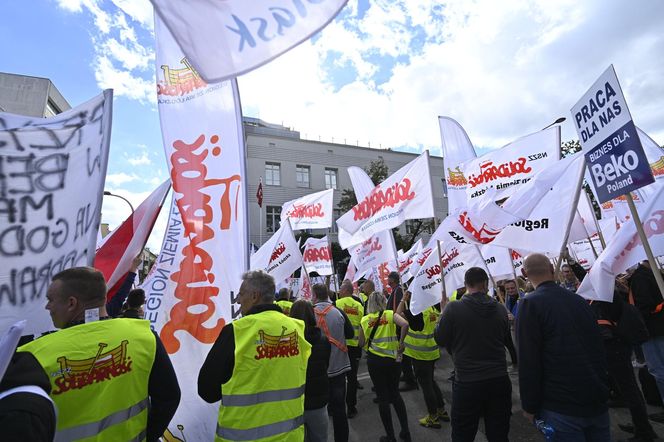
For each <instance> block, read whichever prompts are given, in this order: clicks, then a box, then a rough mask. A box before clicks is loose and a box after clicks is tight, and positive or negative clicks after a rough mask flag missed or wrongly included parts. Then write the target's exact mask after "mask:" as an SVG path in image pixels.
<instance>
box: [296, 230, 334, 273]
mask: <svg viewBox="0 0 664 442" xmlns="http://www.w3.org/2000/svg"><path fill="white" fill-rule="evenodd" d="M302 256H303V259H304V266H305V267H306V268H307V272H309V273H311V272H317V273H318V274H319V275H322V276H327V275H332V274H333V273H334V268H333V266H332V249H330V241H329V240H328V239H327V236H325V237H323V238H320V239H317V238H309V239H307V241H306V242H305V243H304V253H303V254H302Z"/></svg>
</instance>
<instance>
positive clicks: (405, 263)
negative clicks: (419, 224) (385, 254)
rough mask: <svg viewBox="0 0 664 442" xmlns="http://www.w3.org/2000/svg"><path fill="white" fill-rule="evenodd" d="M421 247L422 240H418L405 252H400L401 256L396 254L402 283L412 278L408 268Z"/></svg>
mask: <svg viewBox="0 0 664 442" xmlns="http://www.w3.org/2000/svg"><path fill="white" fill-rule="evenodd" d="M422 247H423V245H422V238H420V239H418V240H417V241H416V242H415V244H413V246H412V247H411V248H410V249H409V250H408V251H407V252H401V254H398V253H397V256H398V264H399V265H398V272H399V274H400V275H401V279H402V280H403V281H408V280H409V279H410V278H412V275H411V273H410V267H411V266H412V264H413V262H415V259H416V258H417V255H419V253H420V251H421V250H422Z"/></svg>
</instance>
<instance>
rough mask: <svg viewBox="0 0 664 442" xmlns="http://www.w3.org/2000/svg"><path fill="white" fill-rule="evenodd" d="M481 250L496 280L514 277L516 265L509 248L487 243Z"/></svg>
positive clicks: (490, 272)
mask: <svg viewBox="0 0 664 442" xmlns="http://www.w3.org/2000/svg"><path fill="white" fill-rule="evenodd" d="M480 251H481V252H482V257H483V258H484V262H486V265H487V269H488V270H489V274H490V275H491V276H492V277H493V279H494V281H499V280H501V279H514V267H513V265H512V257H511V255H510V251H509V249H508V248H505V247H498V246H495V245H493V244H485V245H482V246H480Z"/></svg>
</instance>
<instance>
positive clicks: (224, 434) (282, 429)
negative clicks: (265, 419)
mask: <svg viewBox="0 0 664 442" xmlns="http://www.w3.org/2000/svg"><path fill="white" fill-rule="evenodd" d="M303 424H304V416H303V415H302V416H297V417H296V418H293V419H288V420H285V421H281V422H275V423H273V424H267V425H261V426H260V427H254V428H249V429H246V430H238V429H237V428H227V427H222V426H220V425H219V424H217V436H219V437H220V438H222V439H228V440H237V441H248V440H257V439H263V438H265V437H273V436H277V435H280V434H283V433H288V432H290V431H293V430H295V429H297V428H298V427H301V426H302V425H303ZM303 437H304V435H303Z"/></svg>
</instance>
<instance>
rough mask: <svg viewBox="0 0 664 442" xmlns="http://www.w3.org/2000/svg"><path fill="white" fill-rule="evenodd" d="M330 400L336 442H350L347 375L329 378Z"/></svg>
mask: <svg viewBox="0 0 664 442" xmlns="http://www.w3.org/2000/svg"><path fill="white" fill-rule="evenodd" d="M328 380H329V382H330V400H329V402H328V403H327V408H328V410H329V411H330V414H331V415H332V427H333V428H334V441H335V442H348V418H347V417H346V403H345V402H346V373H344V374H340V375H337V376H335V377H333V378H328Z"/></svg>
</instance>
